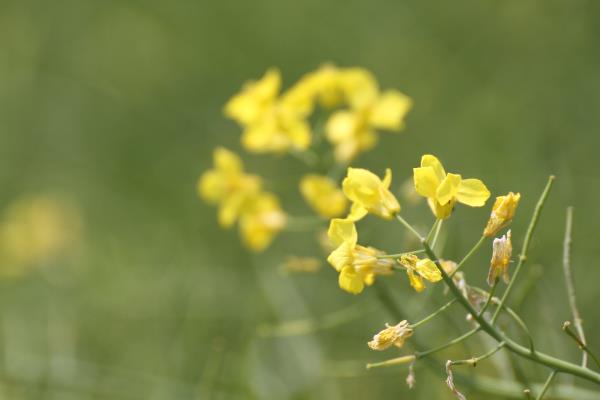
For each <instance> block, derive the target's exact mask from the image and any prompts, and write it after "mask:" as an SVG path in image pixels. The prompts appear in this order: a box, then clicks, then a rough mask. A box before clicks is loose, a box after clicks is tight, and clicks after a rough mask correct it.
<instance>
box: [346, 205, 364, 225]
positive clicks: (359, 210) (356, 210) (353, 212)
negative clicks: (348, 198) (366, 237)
mask: <svg viewBox="0 0 600 400" xmlns="http://www.w3.org/2000/svg"><path fill="white" fill-rule="evenodd" d="M368 212H369V211H367V209H366V208H364V207H363V206H361V205H360V204H358V203H352V207H351V208H350V213H349V214H348V216H347V217H346V219H349V220H350V221H359V220H361V219H363V218H364V216H365V215H367V214H368Z"/></svg>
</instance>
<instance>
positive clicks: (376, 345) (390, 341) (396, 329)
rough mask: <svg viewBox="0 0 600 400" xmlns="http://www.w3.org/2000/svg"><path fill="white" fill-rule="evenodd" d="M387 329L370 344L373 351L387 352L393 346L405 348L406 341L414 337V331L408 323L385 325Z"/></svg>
mask: <svg viewBox="0 0 600 400" xmlns="http://www.w3.org/2000/svg"><path fill="white" fill-rule="evenodd" d="M385 326H386V328H385V329H384V330H382V331H380V332H379V333H377V334H376V335H375V336H373V340H371V341H370V342H369V343H367V344H368V345H369V348H371V349H372V350H379V351H381V350H386V349H389V348H390V347H392V346H396V347H398V348H400V347H402V346H404V342H405V341H406V339H408V338H409V337H411V336H412V335H413V330H412V328H411V327H410V324H409V323H408V321H406V320H404V321H400V322H398V323H397V324H396V325H389V324H385Z"/></svg>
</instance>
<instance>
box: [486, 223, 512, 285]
mask: <svg viewBox="0 0 600 400" xmlns="http://www.w3.org/2000/svg"><path fill="white" fill-rule="evenodd" d="M511 256H512V241H511V233H510V231H508V232H506V235H504V236H502V237H501V238H496V239H494V244H493V252H492V261H491V262H490V272H489V274H488V278H487V282H488V284H489V285H490V286H492V285H493V284H494V282H496V280H497V279H498V278H499V277H500V275H502V277H503V278H504V282H506V283H508V281H509V276H508V266H509V265H510V257H511Z"/></svg>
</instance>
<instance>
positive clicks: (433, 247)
mask: <svg viewBox="0 0 600 400" xmlns="http://www.w3.org/2000/svg"><path fill="white" fill-rule="evenodd" d="M438 221H440V222H439V223H438V225H437V226H436V227H435V234H434V235H433V239H432V240H431V248H432V249H435V245H436V244H437V240H438V237H439V236H440V231H441V230H442V225H443V224H444V220H443V219H439V220H438Z"/></svg>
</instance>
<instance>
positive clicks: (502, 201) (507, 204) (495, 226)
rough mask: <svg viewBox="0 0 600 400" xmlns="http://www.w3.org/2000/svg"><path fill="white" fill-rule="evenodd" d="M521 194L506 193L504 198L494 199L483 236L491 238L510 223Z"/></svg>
mask: <svg viewBox="0 0 600 400" xmlns="http://www.w3.org/2000/svg"><path fill="white" fill-rule="evenodd" d="M520 199H521V194H520V193H517V194H514V193H513V192H510V193H508V194H507V195H506V196H498V197H496V202H495V203H494V206H493V207H492V214H491V215H490V219H489V220H488V223H487V226H486V227H485V229H484V231H483V236H485V237H492V236H494V235H495V234H496V233H498V231H499V230H500V229H502V228H504V227H505V226H506V225H508V224H509V223H510V221H512V219H513V217H514V216H515V211H516V210H517V206H518V205H519V200H520Z"/></svg>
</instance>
